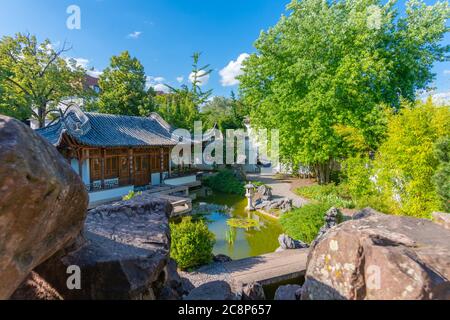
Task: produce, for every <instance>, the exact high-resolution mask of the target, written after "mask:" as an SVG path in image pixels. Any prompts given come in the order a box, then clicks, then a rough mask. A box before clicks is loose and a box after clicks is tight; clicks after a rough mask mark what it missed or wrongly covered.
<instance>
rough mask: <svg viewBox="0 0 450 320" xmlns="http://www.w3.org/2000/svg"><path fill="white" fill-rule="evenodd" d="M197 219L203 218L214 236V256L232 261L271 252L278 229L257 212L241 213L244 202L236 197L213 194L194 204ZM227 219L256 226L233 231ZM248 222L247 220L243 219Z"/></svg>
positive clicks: (243, 209)
mask: <svg viewBox="0 0 450 320" xmlns="http://www.w3.org/2000/svg"><path fill="white" fill-rule="evenodd" d="M196 205H197V208H198V209H197V210H198V211H197V212H201V213H200V214H198V215H197V218H203V219H206V221H207V222H208V227H209V230H211V231H212V232H213V233H214V234H215V236H216V244H215V246H214V254H225V255H227V256H229V257H231V258H232V259H242V258H246V257H253V256H258V255H261V254H265V253H271V252H274V251H275V250H276V249H277V248H278V247H279V244H278V236H279V235H280V234H282V233H283V232H282V229H281V226H280V224H279V223H278V221H276V220H274V219H270V218H267V217H265V216H263V215H261V214H259V213H257V212H248V211H247V210H245V207H246V206H247V199H245V198H242V197H240V196H236V195H229V194H215V195H213V196H209V197H206V198H200V199H199V200H198V201H197V204H196ZM229 219H243V220H242V221H252V220H255V221H257V222H258V223H257V226H256V227H251V228H247V229H246V228H236V227H231V226H229V224H228V223H227V221H228V220H229ZM247 219H251V220H247Z"/></svg>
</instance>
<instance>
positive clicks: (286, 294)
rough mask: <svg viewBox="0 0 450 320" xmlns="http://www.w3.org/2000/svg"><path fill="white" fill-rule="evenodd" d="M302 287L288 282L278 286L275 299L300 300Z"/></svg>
mask: <svg viewBox="0 0 450 320" xmlns="http://www.w3.org/2000/svg"><path fill="white" fill-rule="evenodd" d="M301 294H302V287H301V286H299V285H296V284H288V285H286V286H281V287H278V289H277V291H275V297H274V300H300V297H301Z"/></svg>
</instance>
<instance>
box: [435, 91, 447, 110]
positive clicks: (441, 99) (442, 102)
mask: <svg viewBox="0 0 450 320" xmlns="http://www.w3.org/2000/svg"><path fill="white" fill-rule="evenodd" d="M431 97H432V99H433V103H435V104H436V105H439V106H450V91H447V92H438V93H433V94H431Z"/></svg>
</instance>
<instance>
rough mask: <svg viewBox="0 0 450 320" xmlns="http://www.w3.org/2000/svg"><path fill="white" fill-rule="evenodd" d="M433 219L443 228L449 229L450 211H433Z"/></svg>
mask: <svg viewBox="0 0 450 320" xmlns="http://www.w3.org/2000/svg"><path fill="white" fill-rule="evenodd" d="M432 216H433V221H434V222H435V223H437V224H440V225H441V226H443V227H444V228H445V229H448V230H450V213H445V212H433V214H432Z"/></svg>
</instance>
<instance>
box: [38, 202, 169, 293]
mask: <svg viewBox="0 0 450 320" xmlns="http://www.w3.org/2000/svg"><path fill="white" fill-rule="evenodd" d="M171 211H172V208H171V205H170V204H169V203H168V202H167V201H162V200H156V199H153V198H150V197H145V196H138V197H136V198H134V199H132V200H129V201H123V202H118V203H114V204H112V205H105V206H101V207H97V208H96V209H94V210H91V211H90V212H89V214H88V217H87V219H86V224H85V228H84V232H83V238H82V239H79V240H80V242H79V243H77V245H76V246H74V247H73V248H71V249H70V250H64V251H62V252H60V253H59V254H58V255H55V256H54V257H52V258H51V259H50V260H48V261H46V262H45V263H43V264H42V265H40V266H39V267H38V268H36V270H35V271H36V272H37V273H38V274H39V275H40V276H41V277H43V278H44V279H45V280H46V281H48V282H49V283H50V284H51V285H52V286H53V287H54V288H56V290H58V292H59V293H60V294H61V296H62V297H63V298H64V299H87V300H104V299H113V300H119V299H120V300H128V299H133V300H135V299H156V298H157V297H158V295H159V294H160V292H161V291H162V289H163V288H164V285H165V283H166V282H170V283H171V284H174V282H177V281H178V280H177V279H176V278H175V276H174V274H173V272H176V269H175V270H173V266H172V267H171V268H172V269H171V270H170V274H169V273H168V272H167V269H166V266H167V264H168V262H169V249H170V230H169V222H168V218H169V215H170V212H171ZM70 266H78V267H79V268H80V270H81V288H80V289H72V290H71V289H69V288H68V286H67V278H68V274H67V268H68V267H70ZM168 276H169V277H170V278H169V277H168ZM172 281H173V282H172ZM174 285H175V284H174Z"/></svg>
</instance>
